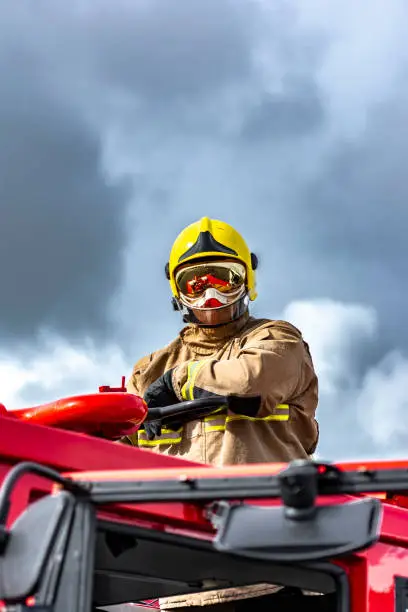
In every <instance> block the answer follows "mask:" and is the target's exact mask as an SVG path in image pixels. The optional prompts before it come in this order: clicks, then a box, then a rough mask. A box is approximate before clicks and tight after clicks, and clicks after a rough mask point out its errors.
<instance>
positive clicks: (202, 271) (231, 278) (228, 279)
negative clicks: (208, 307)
mask: <svg viewBox="0 0 408 612" xmlns="http://www.w3.org/2000/svg"><path fill="white" fill-rule="evenodd" d="M245 276H246V274H245V266H243V265H242V264H241V263H239V262H235V261H226V262H209V263H201V264H192V265H190V266H186V267H185V268H181V269H180V270H179V271H178V272H176V277H175V280H176V285H177V288H178V290H179V291H180V292H181V293H182V294H183V295H185V296H186V297H189V298H198V297H200V296H201V295H202V294H203V293H204V292H205V291H206V290H207V289H217V291H220V292H221V293H223V294H231V293H236V291H237V290H238V289H241V287H242V286H243V285H244V284H245Z"/></svg>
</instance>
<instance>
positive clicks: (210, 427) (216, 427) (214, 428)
mask: <svg viewBox="0 0 408 612" xmlns="http://www.w3.org/2000/svg"><path fill="white" fill-rule="evenodd" d="M204 431H225V425H206V426H205V430H204Z"/></svg>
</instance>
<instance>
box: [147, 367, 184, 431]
mask: <svg viewBox="0 0 408 612" xmlns="http://www.w3.org/2000/svg"><path fill="white" fill-rule="evenodd" d="M172 373H173V369H171V370H167V372H164V374H162V375H161V376H159V378H158V379H157V380H155V381H154V382H153V383H152V384H151V385H150V387H148V389H147V391H146V393H145V394H144V396H143V399H144V401H145V402H146V404H147V406H148V408H158V407H161V406H171V405H172V404H177V403H178V402H179V399H178V397H177V395H176V394H175V393H174V390H173V385H172V382H171V376H172ZM181 425H182V423H179V422H173V423H171V424H166V425H165V427H166V428H167V429H171V430H177V429H179V428H180V427H181ZM143 429H144V430H145V432H146V434H147V437H148V438H149V440H154V438H155V437H156V436H161V432H162V423H161V421H160V420H156V421H145V422H144V423H143Z"/></svg>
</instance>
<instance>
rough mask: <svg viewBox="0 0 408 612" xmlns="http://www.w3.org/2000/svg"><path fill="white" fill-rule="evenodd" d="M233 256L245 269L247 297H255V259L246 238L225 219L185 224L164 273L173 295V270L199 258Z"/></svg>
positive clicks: (201, 220)
mask: <svg viewBox="0 0 408 612" xmlns="http://www.w3.org/2000/svg"><path fill="white" fill-rule="evenodd" d="M226 257H228V259H236V260H238V261H240V262H241V263H243V264H244V266H245V268H246V285H247V291H248V296H249V299H250V300H252V301H253V300H255V299H256V297H257V295H258V294H257V292H256V279H255V270H256V268H257V266H258V258H257V257H256V255H255V254H254V253H251V251H250V250H249V248H248V246H247V244H246V242H245V240H244V239H243V237H242V236H241V234H239V233H238V232H237V231H236V230H235V229H234V228H233V227H231V225H228V223H225V222H224V221H217V220H216V219H209V218H208V217H203V218H202V219H200V221H196V222H195V223H192V224H191V225H188V226H187V227H186V228H185V229H183V230H182V232H180V234H179V235H178V236H177V238H176V240H175V241H174V243H173V246H172V248H171V251H170V257H169V261H168V263H167V264H166V276H167V278H168V280H169V282H170V287H171V291H172V293H173V296H174V297H175V298H178V297H179V292H178V289H177V285H176V281H175V271H176V269H177V268H178V267H179V266H181V265H184V264H186V263H188V262H192V261H195V260H198V259H207V258H220V259H225V258H226Z"/></svg>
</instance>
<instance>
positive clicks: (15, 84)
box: [0, 7, 129, 351]
mask: <svg viewBox="0 0 408 612" xmlns="http://www.w3.org/2000/svg"><path fill="white" fill-rule="evenodd" d="M2 10H3V11H4V10H5V9H4V7H3V9H2ZM0 22H1V19H0ZM3 23H4V26H6V22H3ZM1 29H2V28H0V30H1ZM14 35H15V39H14V40H13V41H12V42H13V44H11V35H10V32H8V34H7V36H5V37H4V38H3V36H2V34H1V32H0V58H1V59H0V67H1V69H0V73H1V83H0V88H1V96H0V134H1V139H0V208H1V222H0V277H1V283H2V285H1V286H2V292H1V300H0V334H1V336H2V338H3V340H5V339H7V343H8V344H4V345H3V351H7V350H10V349H12V348H13V346H14V344H15V343H17V344H18V343H19V342H20V341H21V342H23V341H24V342H28V343H30V342H33V341H34V340H35V338H36V336H37V335H38V333H39V332H40V331H41V330H43V329H46V330H49V331H51V330H52V331H55V332H57V333H60V334H62V335H65V336H68V337H70V338H72V339H73V340H75V339H77V338H78V336H80V335H82V334H88V335H90V336H92V335H93V334H95V335H96V336H104V335H106V334H107V333H108V331H110V327H109V326H110V323H109V316H108V306H109V302H110V298H111V296H112V294H114V292H115V290H116V289H117V287H118V284H119V283H120V280H121V272H120V269H121V262H122V252H123V248H124V246H125V245H124V241H125V238H126V236H125V232H124V223H123V213H124V211H125V208H126V204H127V201H128V198H129V190H128V189H127V187H126V186H125V185H118V186H113V185H109V184H108V182H107V181H106V177H105V176H104V174H103V171H102V167H101V165H100V161H101V143H100V139H99V137H98V134H96V133H93V132H92V131H91V129H90V127H89V126H88V125H87V124H86V123H85V122H84V121H83V120H81V117H80V116H78V115H77V113H76V111H75V109H73V108H71V107H70V101H69V100H68V99H67V100H66V102H65V103H64V102H63V101H62V100H61V99H59V97H58V96H57V94H56V92H55V91H54V90H53V88H52V87H50V83H49V79H48V75H46V67H44V66H41V65H40V64H38V63H37V58H36V57H35V52H34V51H33V54H32V55H31V54H30V49H29V48H24V41H23V42H22V44H21V46H19V45H16V41H17V39H20V38H23V37H24V33H23V32H22V31H19V30H16V31H15V32H14ZM12 60H13V61H12ZM11 64H12V65H13V66H12V70H10V66H11Z"/></svg>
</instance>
